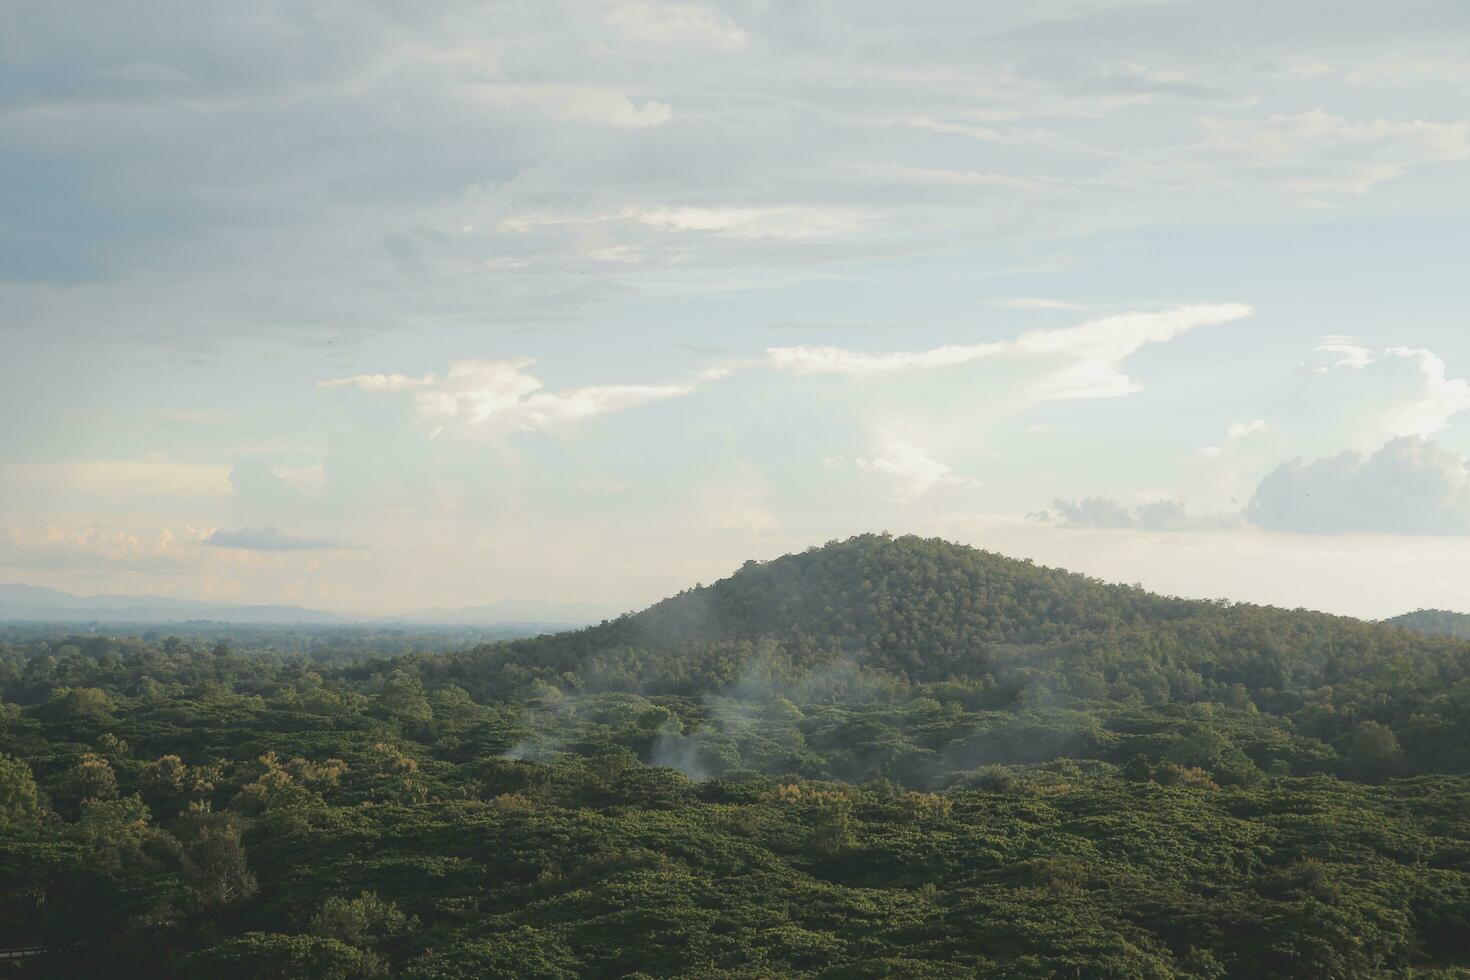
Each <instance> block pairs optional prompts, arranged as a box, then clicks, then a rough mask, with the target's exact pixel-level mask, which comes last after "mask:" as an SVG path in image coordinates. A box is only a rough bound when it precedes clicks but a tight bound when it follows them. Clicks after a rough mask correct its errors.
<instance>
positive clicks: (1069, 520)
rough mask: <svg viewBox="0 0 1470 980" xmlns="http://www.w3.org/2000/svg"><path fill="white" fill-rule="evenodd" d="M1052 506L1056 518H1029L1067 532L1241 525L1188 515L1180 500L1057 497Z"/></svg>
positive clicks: (1229, 517)
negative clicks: (1126, 501)
mask: <svg viewBox="0 0 1470 980" xmlns="http://www.w3.org/2000/svg"><path fill="white" fill-rule="evenodd" d="M1052 507H1054V508H1055V509H1056V512H1057V513H1056V514H1055V515H1053V514H1051V513H1048V512H1046V511H1042V512H1041V513H1040V514H1035V515H1032V516H1033V517H1034V518H1036V519H1039V520H1041V521H1043V522H1052V521H1055V523H1056V526H1058V527H1062V528H1066V529H1068V530H1124V529H1132V530H1140V531H1160V532H1163V531H1202V530H1217V529H1220V528H1228V527H1235V526H1237V525H1239V523H1240V518H1239V517H1238V516H1236V515H1234V514H1191V513H1190V512H1189V511H1188V509H1186V508H1185V506H1184V505H1183V504H1181V503H1180V502H1179V501H1177V500H1168V499H1163V500H1149V501H1145V502H1143V503H1141V504H1137V505H1135V506H1131V507H1130V506H1128V505H1126V504H1124V503H1121V502H1120V501H1118V500H1115V499H1113V498H1112V497H1087V498H1084V499H1082V500H1064V499H1061V498H1058V499H1056V500H1054V501H1053V502H1052Z"/></svg>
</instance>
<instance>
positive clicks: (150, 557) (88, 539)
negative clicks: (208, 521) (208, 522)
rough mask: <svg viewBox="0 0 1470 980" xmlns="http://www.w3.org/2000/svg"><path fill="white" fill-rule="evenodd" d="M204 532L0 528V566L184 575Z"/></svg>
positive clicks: (96, 527)
mask: <svg viewBox="0 0 1470 980" xmlns="http://www.w3.org/2000/svg"><path fill="white" fill-rule="evenodd" d="M206 534H207V532H205V531H202V530H199V529H196V528H191V527H186V528H183V529H180V530H173V529H170V528H161V529H159V530H157V531H153V532H149V533H137V532H132V531H123V530H109V529H107V528H105V527H103V526H102V525H98V524H91V525H86V526H82V527H65V526H56V525H52V526H48V527H46V528H45V529H44V530H41V531H25V530H22V529H20V528H17V527H7V528H3V529H0V567H5V568H24V569H114V568H116V569H136V570H143V571H159V572H173V571H182V570H184V569H185V568H186V567H187V566H188V565H189V564H190V563H191V562H192V560H193V559H194V558H195V557H196V556H197V555H198V553H199V546H200V544H201V543H202V542H203V540H204V538H205V536H206Z"/></svg>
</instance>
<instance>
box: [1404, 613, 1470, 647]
mask: <svg viewBox="0 0 1470 980" xmlns="http://www.w3.org/2000/svg"><path fill="white" fill-rule="evenodd" d="M1384 622H1385V623H1388V624H1389V625H1390V626H1399V627H1402V628H1404V629H1406V630H1413V631H1414V632H1416V633H1424V634H1426V635H1428V636H1453V637H1456V638H1458V639H1461V640H1470V616H1467V615H1465V614H1464V613H1457V612H1447V611H1445V610H1443V609H1416V610H1414V611H1413V612H1410V613H1404V614H1403V615H1401V616H1394V617H1393V618H1392V619H1385V620H1384Z"/></svg>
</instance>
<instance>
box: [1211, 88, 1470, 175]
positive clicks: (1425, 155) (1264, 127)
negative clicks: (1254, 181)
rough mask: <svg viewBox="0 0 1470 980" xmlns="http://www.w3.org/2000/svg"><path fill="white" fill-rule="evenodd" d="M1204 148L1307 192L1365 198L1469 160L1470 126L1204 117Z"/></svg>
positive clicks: (1310, 117) (1322, 115) (1312, 116)
mask: <svg viewBox="0 0 1470 980" xmlns="http://www.w3.org/2000/svg"><path fill="white" fill-rule="evenodd" d="M1204 125H1205V130H1206V134H1207V135H1206V140H1205V143H1204V146H1206V147H1208V148H1210V149H1213V150H1220V151H1224V152H1227V153H1234V154H1239V155H1241V156H1243V157H1245V158H1247V159H1249V160H1250V161H1251V162H1252V163H1253V164H1254V165H1255V166H1256V167H1259V168H1264V171H1265V172H1266V173H1267V174H1268V175H1270V176H1271V177H1273V178H1274V179H1276V180H1277V181H1278V182H1280V183H1281V184H1282V185H1283V186H1285V187H1287V188H1289V189H1291V190H1294V191H1297V192H1300V193H1303V194H1315V193H1335V194H1363V193H1366V192H1367V191H1369V190H1370V189H1372V188H1373V187H1374V186H1376V185H1378V184H1381V183H1384V182H1386V181H1390V180H1394V179H1396V178H1397V177H1399V176H1401V175H1402V174H1403V173H1404V172H1405V171H1406V170H1407V169H1408V168H1410V167H1413V166H1418V165H1422V164H1427V163H1443V162H1449V161H1456V160H1467V159H1470V121H1465V120H1456V121H1453V122H1431V121H1426V120H1422V119H1412V120H1394V119H1375V120H1371V121H1366V122H1353V121H1351V120H1348V119H1346V118H1345V117H1343V116H1338V115H1334V114H1332V113H1329V112H1325V111H1323V110H1322V109H1314V110H1311V111H1309V112H1301V113H1296V114H1288V115H1274V116H1269V117H1267V118H1265V119H1207V120H1205V124H1204Z"/></svg>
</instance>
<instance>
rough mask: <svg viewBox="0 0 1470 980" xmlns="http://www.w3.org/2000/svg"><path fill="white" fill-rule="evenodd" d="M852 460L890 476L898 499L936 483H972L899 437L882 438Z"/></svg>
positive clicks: (916, 494) (921, 492) (916, 495)
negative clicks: (868, 453)
mask: <svg viewBox="0 0 1470 980" xmlns="http://www.w3.org/2000/svg"><path fill="white" fill-rule="evenodd" d="M854 462H855V463H856V464H857V466H858V468H860V469H864V470H870V471H872V472H874V473H881V474H883V475H884V476H886V477H888V478H889V479H891V480H892V481H893V483H894V490H895V493H896V494H897V496H898V497H899V499H901V500H912V499H913V498H915V497H921V496H923V495H924V494H926V493H928V492H929V491H930V490H933V489H934V488H935V487H939V486H974V485H975V481H974V480H971V479H969V478H967V477H961V476H956V475H955V474H954V471H953V470H952V469H951V468H950V466H949V465H948V464H946V463H941V462H940V461H939V460H937V459H935V458H934V457H932V456H930V455H929V454H928V452H926V451H925V450H924V449H922V448H920V447H919V446H916V445H914V444H913V443H911V442H906V441H904V440H901V439H885V440H883V442H882V445H881V446H880V447H879V450H878V452H877V453H876V454H875V455H873V456H867V457H858V458H857V459H856V460H854Z"/></svg>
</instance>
